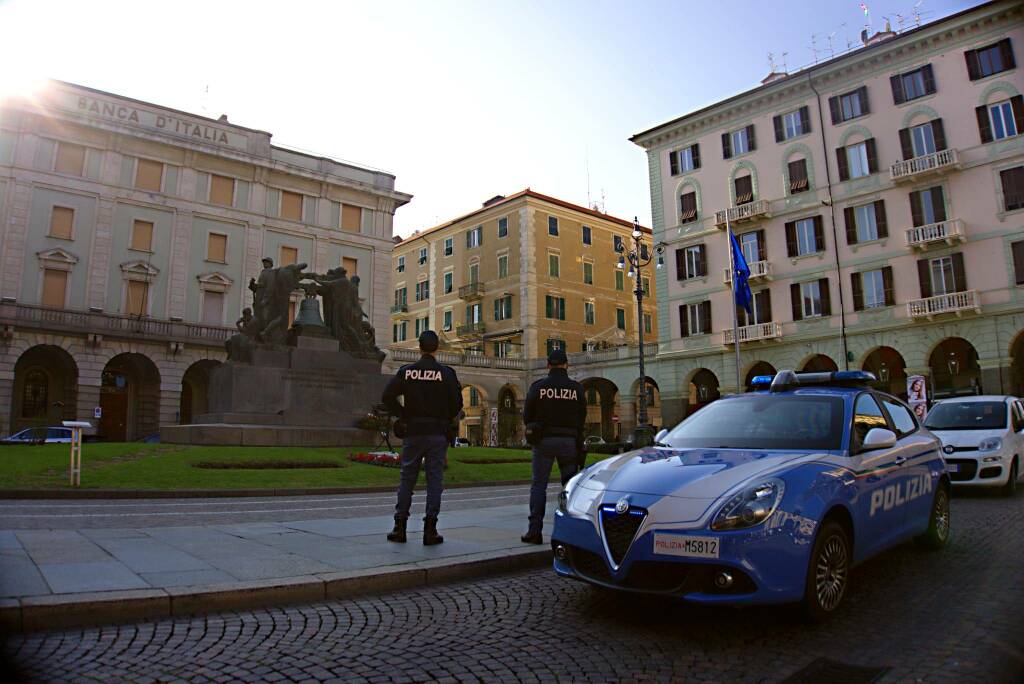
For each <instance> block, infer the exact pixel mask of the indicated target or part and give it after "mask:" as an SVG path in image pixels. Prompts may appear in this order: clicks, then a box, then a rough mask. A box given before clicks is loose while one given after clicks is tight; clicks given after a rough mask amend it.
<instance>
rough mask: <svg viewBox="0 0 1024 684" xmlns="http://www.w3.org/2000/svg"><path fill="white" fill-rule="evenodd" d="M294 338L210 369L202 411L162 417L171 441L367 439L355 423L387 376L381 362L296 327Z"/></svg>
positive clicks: (348, 442)
mask: <svg viewBox="0 0 1024 684" xmlns="http://www.w3.org/2000/svg"><path fill="white" fill-rule="evenodd" d="M292 344H293V345H294V346H257V347H255V348H254V349H253V354H252V363H251V364H249V363H236V362H233V361H229V362H227V363H225V364H223V365H221V366H218V367H217V368H215V369H213V370H212V371H211V372H210V386H209V413H206V414H202V415H198V416H196V417H195V419H194V420H195V422H194V423H193V424H190V425H165V426H162V427H161V429H160V438H161V440H162V441H164V442H168V443H171V444H207V445H214V444H219V445H247V446H356V445H372V444H374V443H375V440H376V438H377V433H375V432H373V431H369V430H361V429H358V428H356V427H355V424H356V422H357V421H358V420H359V419H360V418H362V417H363V416H365V415H366V414H367V413H369V412H370V410H371V408H372V406H373V405H374V404H375V403H377V402H379V401H380V396H381V393H382V392H383V391H384V385H385V384H386V383H387V380H388V378H387V377H386V376H384V375H382V374H381V365H380V362H378V361H374V360H370V359H361V358H356V357H354V356H352V355H351V354H349V353H347V352H344V351H339V348H338V341H337V340H335V339H333V338H331V337H324V336H320V335H315V334H313V335H304V334H301V332H300V333H299V334H296V335H294V336H293V337H292Z"/></svg>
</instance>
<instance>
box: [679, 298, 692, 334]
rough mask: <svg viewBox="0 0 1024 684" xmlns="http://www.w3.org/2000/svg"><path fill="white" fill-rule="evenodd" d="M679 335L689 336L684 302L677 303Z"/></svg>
mask: <svg viewBox="0 0 1024 684" xmlns="http://www.w3.org/2000/svg"><path fill="white" fill-rule="evenodd" d="M679 336H680V337H689V336H690V326H689V322H688V321H687V320H686V305H685V304H680V305H679Z"/></svg>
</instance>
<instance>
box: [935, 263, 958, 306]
mask: <svg viewBox="0 0 1024 684" xmlns="http://www.w3.org/2000/svg"><path fill="white" fill-rule="evenodd" d="M928 265H929V267H930V269H929V270H930V271H931V280H932V296H933V297H936V296H938V295H944V294H950V293H952V292H956V291H957V283H956V274H955V272H954V270H953V257H951V256H944V257H939V258H937V259H932V260H931V261H930V262H929V264H928Z"/></svg>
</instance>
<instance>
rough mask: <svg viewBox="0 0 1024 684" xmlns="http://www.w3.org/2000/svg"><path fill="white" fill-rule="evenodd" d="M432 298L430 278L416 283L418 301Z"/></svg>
mask: <svg viewBox="0 0 1024 684" xmlns="http://www.w3.org/2000/svg"><path fill="white" fill-rule="evenodd" d="M426 299H430V280H421V281H419V282H418V283H416V301H417V302H422V301H424V300H426Z"/></svg>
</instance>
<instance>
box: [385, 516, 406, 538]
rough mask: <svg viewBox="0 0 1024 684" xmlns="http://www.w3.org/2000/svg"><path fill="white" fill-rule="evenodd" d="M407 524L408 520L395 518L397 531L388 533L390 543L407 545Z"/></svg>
mask: <svg viewBox="0 0 1024 684" xmlns="http://www.w3.org/2000/svg"><path fill="white" fill-rule="evenodd" d="M405 523H406V518H395V529H393V530H391V532H389V533H388V541H390V542H398V543H399V544H404V543H405Z"/></svg>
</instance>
